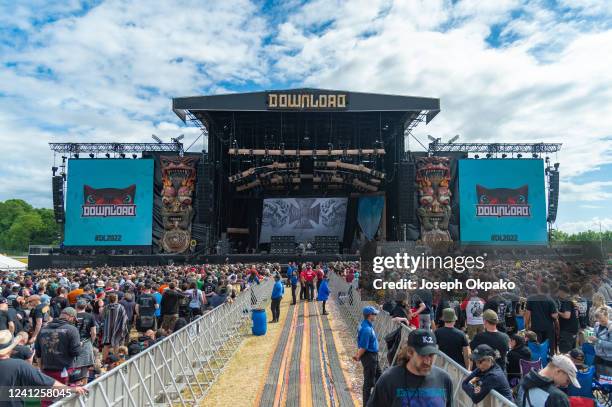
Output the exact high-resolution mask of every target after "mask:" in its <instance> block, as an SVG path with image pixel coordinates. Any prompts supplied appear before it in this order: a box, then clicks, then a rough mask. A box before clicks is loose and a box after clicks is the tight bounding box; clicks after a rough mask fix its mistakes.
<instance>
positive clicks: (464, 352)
mask: <svg viewBox="0 0 612 407" xmlns="http://www.w3.org/2000/svg"><path fill="white" fill-rule="evenodd" d="M455 321H457V315H456V314H455V310H453V309H452V308H445V309H444V310H442V322H444V326H442V327H440V328H438V329H436V330H435V332H434V333H435V336H436V340H437V342H438V347H439V348H440V351H441V352H443V353H445V354H446V355H448V356H449V357H450V358H451V359H453V360H454V361H455V362H457V363H459V364H460V365H461V366H463V367H465V368H467V367H469V366H470V363H469V360H470V354H471V350H470V344H469V343H468V339H467V336H466V335H465V332H463V331H461V330H459V329H457V328H456V327H455Z"/></svg>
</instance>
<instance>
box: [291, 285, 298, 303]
mask: <svg viewBox="0 0 612 407" xmlns="http://www.w3.org/2000/svg"><path fill="white" fill-rule="evenodd" d="M296 288H297V285H291V297H292V298H293V302H292V304H295V303H296V300H297V299H296V297H295V290H296Z"/></svg>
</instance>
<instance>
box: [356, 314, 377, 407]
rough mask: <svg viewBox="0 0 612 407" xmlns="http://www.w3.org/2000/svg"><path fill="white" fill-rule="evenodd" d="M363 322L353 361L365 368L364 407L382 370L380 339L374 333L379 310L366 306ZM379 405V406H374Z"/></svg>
mask: <svg viewBox="0 0 612 407" xmlns="http://www.w3.org/2000/svg"><path fill="white" fill-rule="evenodd" d="M362 314H363V321H361V325H360V326H359V332H358V334H357V348H358V349H357V353H356V354H355V356H353V360H355V361H356V362H361V366H362V367H363V405H364V406H366V405H369V404H368V400H369V398H370V393H371V392H372V387H374V385H375V384H376V381H377V380H378V378H379V377H380V374H381V370H380V365H379V363H378V339H377V338H376V333H375V332H374V326H373V325H372V323H373V322H374V320H375V319H376V315H378V310H377V309H376V308H374V307H372V306H366V307H364V308H363V310H362ZM374 405H377V404H374Z"/></svg>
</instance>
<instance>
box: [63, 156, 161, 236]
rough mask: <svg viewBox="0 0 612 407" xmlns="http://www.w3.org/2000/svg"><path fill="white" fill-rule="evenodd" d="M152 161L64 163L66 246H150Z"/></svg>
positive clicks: (72, 160) (125, 160)
mask: <svg viewBox="0 0 612 407" xmlns="http://www.w3.org/2000/svg"><path fill="white" fill-rule="evenodd" d="M152 223H153V160H149V159H139V160H128V159H117V160H114V159H71V160H68V185H67V192H66V226H65V238H64V245H65V246H149V245H150V244H151V228H152Z"/></svg>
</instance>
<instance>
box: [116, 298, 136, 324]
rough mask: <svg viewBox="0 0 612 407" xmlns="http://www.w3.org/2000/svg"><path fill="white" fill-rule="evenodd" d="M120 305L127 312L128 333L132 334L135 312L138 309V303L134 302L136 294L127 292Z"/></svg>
mask: <svg viewBox="0 0 612 407" xmlns="http://www.w3.org/2000/svg"><path fill="white" fill-rule="evenodd" d="M119 304H121V305H122V306H123V309H124V310H125V314H126V315H127V319H128V322H127V324H128V326H127V329H128V332H130V330H131V329H132V326H133V325H134V315H135V312H134V310H135V309H136V302H135V301H134V294H133V293H132V292H127V293H125V294H124V295H123V298H122V299H121V300H120V301H119Z"/></svg>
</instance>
